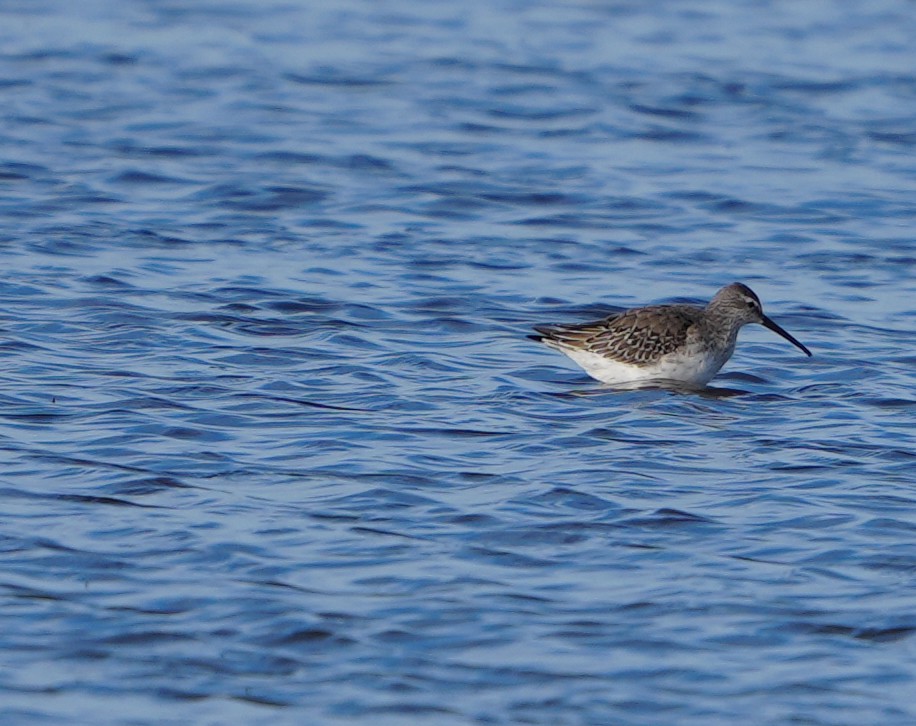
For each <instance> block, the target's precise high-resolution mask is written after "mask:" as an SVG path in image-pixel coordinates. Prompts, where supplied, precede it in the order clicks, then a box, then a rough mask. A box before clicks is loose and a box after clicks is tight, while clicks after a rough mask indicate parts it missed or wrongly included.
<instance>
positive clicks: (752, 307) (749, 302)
mask: <svg viewBox="0 0 916 726" xmlns="http://www.w3.org/2000/svg"><path fill="white" fill-rule="evenodd" d="M747 306H748V307H749V308H751V310H753V309H754V308H755V307H757V303H755V302H754V301H753V300H748V301H747Z"/></svg>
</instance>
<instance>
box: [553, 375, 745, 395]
mask: <svg viewBox="0 0 916 726" xmlns="http://www.w3.org/2000/svg"><path fill="white" fill-rule="evenodd" d="M626 391H670V392H672V393H679V394H683V395H692V396H701V397H703V398H715V399H721V398H732V397H733V396H747V395H750V393H751V392H750V391H745V390H743V389H740V388H719V387H715V386H696V385H692V384H690V383H685V382H683V381H674V380H667V379H658V380H653V381H634V382H631V383H613V384H612V383H602V384H598V385H597V386H596V387H595V388H584V389H577V390H574V391H569V392H568V393H563V394H558V395H562V396H603V395H608V394H615V393H623V392H626Z"/></svg>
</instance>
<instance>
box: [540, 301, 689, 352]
mask: <svg viewBox="0 0 916 726" xmlns="http://www.w3.org/2000/svg"><path fill="white" fill-rule="evenodd" d="M701 315H702V310H700V309H699V308H694V307H691V306H688V305H654V306H651V307H645V308H636V309H633V310H627V311H626V312H623V313H620V314H619V315H611V316H610V317H608V318H605V319H604V320H598V321H596V322H593V323H579V324H576V325H536V326H535V327H534V329H535V330H536V331H538V332H539V333H540V334H541V336H543V337H542V338H540V340H541V341H542V342H544V343H547V344H548V345H550V346H552V347H556V348H576V349H579V350H586V351H588V352H590V353H595V354H597V355H601V356H604V357H606V358H610V359H612V360H616V361H619V362H621V363H627V364H630V365H638V366H646V365H651V364H653V363H654V362H656V361H657V360H658V359H659V358H661V357H662V356H664V355H666V354H668V353H672V352H673V351H675V350H677V349H678V348H680V347H683V346H684V345H685V343H687V339H688V335H689V334H690V329H691V326H693V325H694V324H695V323H697V322H698V321H699V319H700V318H701Z"/></svg>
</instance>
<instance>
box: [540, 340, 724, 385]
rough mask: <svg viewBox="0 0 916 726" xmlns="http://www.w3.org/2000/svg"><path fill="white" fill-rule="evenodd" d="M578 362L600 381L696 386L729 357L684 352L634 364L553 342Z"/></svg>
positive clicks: (702, 382) (704, 381)
mask: <svg viewBox="0 0 916 726" xmlns="http://www.w3.org/2000/svg"><path fill="white" fill-rule="evenodd" d="M551 347H553V348H556V349H557V350H559V351H560V352H561V353H564V354H566V355H567V356H569V357H570V358H572V359H573V360H574V361H575V362H576V363H578V364H579V365H580V366H582V368H584V369H585V372H586V373H588V374H589V375H590V376H591V377H592V378H595V379H597V380H599V381H601V382H602V383H636V382H642V381H678V382H682V383H689V384H692V385H697V386H705V385H706V384H707V383H709V382H710V381H711V380H712V379H713V377H714V376H715V375H716V373H718V372H719V369H720V368H722V366H723V365H725V362H726V361H727V360H728V359H729V358H730V357H731V351H728V354H727V355H722V356H719V357H715V356H709V355H683V354H678V353H672V354H670V355H667V356H665V357H664V358H662V359H661V360H660V361H659V362H658V363H656V364H654V365H651V366H634V365H629V364H627V363H620V362H619V361H615V360H612V359H611V358H605V357H604V356H602V355H598V354H597V353H590V352H588V351H585V350H580V349H578V348H567V347H565V346H559V345H553V346H551Z"/></svg>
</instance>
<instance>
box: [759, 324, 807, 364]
mask: <svg viewBox="0 0 916 726" xmlns="http://www.w3.org/2000/svg"><path fill="white" fill-rule="evenodd" d="M762 317H763V322H762V323H761V325H763V327H764V328H768V329H769V330H772V331H773V332H774V333H778V334H779V335H781V336H782V337H783V338H785V339H786V340H788V341H789V342H790V343H791V344H792V345H794V346H796V347H797V348H800V349H801V350H802V352H804V354H805V355H806V356H808V357H811V351H810V350H808V349H807V348H806V347H805V346H803V345H802V344H801V343H799V342H798V341H797V340H795V338H793V337H792V336H791V335H789V334H788V333H787V332H786V331H785V330H783V329H782V328H780V327H779V326H778V325H777V324H776V323H774V322H773V321H772V320H770V319H769V318H768V317H767V316H766V315H763V316H762Z"/></svg>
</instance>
